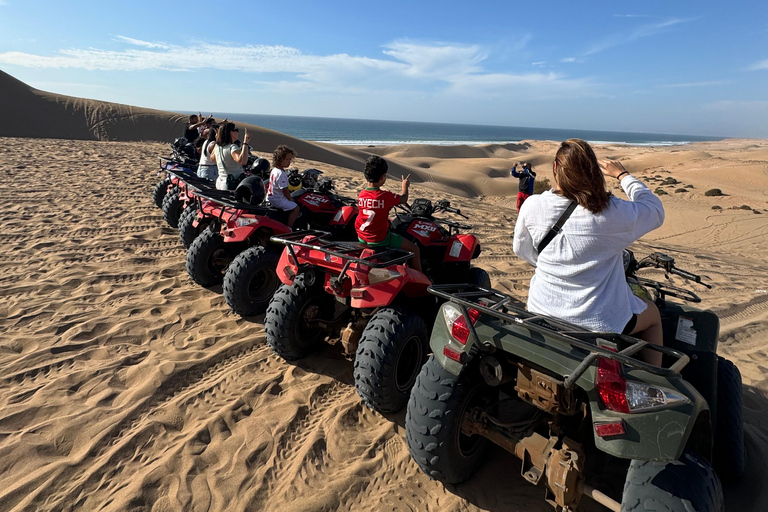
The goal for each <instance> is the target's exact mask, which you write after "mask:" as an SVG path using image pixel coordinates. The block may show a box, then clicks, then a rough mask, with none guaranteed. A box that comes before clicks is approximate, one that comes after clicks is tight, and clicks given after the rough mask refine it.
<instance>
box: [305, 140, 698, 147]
mask: <svg viewBox="0 0 768 512" xmlns="http://www.w3.org/2000/svg"><path fill="white" fill-rule="evenodd" d="M312 142H324V143H326V144H336V145H339V146H404V145H407V144H428V145H431V146H482V145H485V144H519V143H520V142H521V141H520V140H508V141H498V140H349V139H341V140H313V141H312ZM556 142H559V141H556ZM587 142H589V143H590V144H625V145H627V146H685V145H688V144H692V143H693V141H687V140H684V141H669V140H658V141H647V142H623V141H607V140H588V141H587Z"/></svg>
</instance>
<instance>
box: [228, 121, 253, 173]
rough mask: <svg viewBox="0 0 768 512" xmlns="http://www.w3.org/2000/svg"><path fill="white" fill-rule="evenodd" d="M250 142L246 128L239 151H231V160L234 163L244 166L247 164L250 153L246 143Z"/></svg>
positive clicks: (249, 135)
mask: <svg viewBox="0 0 768 512" xmlns="http://www.w3.org/2000/svg"><path fill="white" fill-rule="evenodd" d="M250 141H251V134H250V133H248V128H246V129H245V136H244V137H243V144H242V146H240V149H239V150H238V149H236V150H234V151H232V158H233V159H234V161H235V162H237V163H239V164H240V165H245V164H247V163H248V153H249V152H250V148H249V146H248V143H249V142H250Z"/></svg>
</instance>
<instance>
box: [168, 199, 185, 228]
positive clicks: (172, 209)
mask: <svg viewBox="0 0 768 512" xmlns="http://www.w3.org/2000/svg"><path fill="white" fill-rule="evenodd" d="M179 194H180V193H179V192H174V193H172V194H171V193H169V194H167V195H166V196H165V199H163V218H165V222H167V223H168V225H169V226H171V227H172V228H178V227H179V217H181V212H182V211H183V210H184V203H183V202H182V201H181V198H180V197H179Z"/></svg>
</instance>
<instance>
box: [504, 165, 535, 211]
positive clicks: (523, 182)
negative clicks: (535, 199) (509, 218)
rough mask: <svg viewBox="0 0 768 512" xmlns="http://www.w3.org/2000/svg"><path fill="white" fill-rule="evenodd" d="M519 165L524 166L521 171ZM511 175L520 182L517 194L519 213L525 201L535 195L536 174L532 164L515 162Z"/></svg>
mask: <svg viewBox="0 0 768 512" xmlns="http://www.w3.org/2000/svg"><path fill="white" fill-rule="evenodd" d="M518 165H520V166H522V170H521V171H518V170H517V166H518ZM509 174H510V175H512V177H513V178H518V179H519V180H520V184H519V185H518V192H517V211H518V212H519V211H520V207H521V206H523V203H524V202H525V200H526V199H528V198H529V197H531V196H532V195H533V182H534V180H535V179H536V173H535V172H533V170H532V169H531V164H529V163H528V162H523V163H522V164H521V163H520V162H515V165H513V166H512V169H511V170H510V171H509Z"/></svg>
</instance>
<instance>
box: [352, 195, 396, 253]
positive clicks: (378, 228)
mask: <svg viewBox="0 0 768 512" xmlns="http://www.w3.org/2000/svg"><path fill="white" fill-rule="evenodd" d="M399 204H400V196H399V195H397V194H393V193H392V192H387V191H386V190H379V189H377V188H374V189H371V188H366V189H364V190H363V191H361V192H360V194H359V195H358V196H357V207H358V208H359V209H360V212H359V213H358V214H357V220H355V229H356V230H357V236H358V237H359V238H360V240H363V241H365V242H369V243H378V242H382V241H384V239H385V238H387V233H388V231H389V210H391V209H392V208H393V207H395V206H397V205H399Z"/></svg>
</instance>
